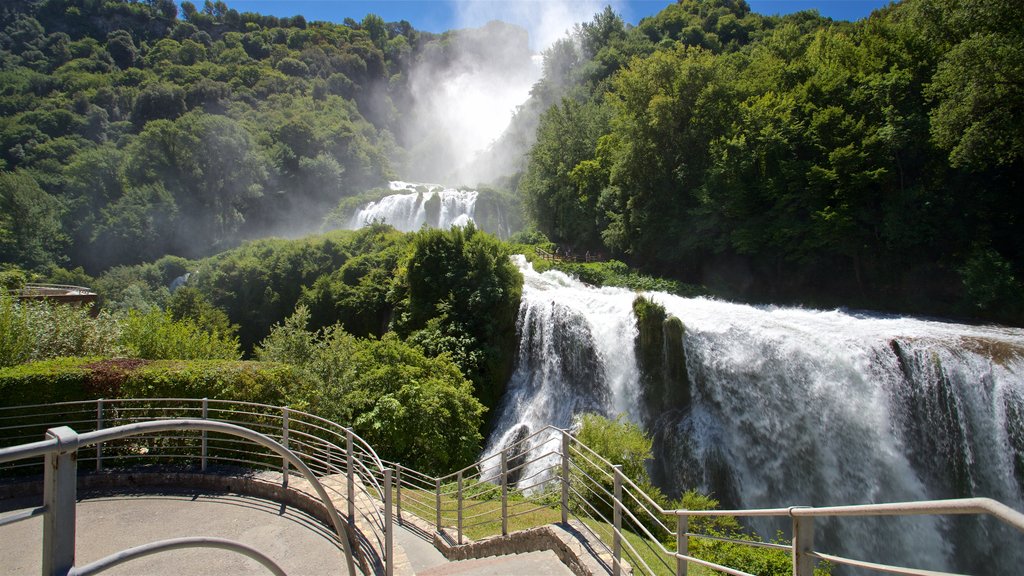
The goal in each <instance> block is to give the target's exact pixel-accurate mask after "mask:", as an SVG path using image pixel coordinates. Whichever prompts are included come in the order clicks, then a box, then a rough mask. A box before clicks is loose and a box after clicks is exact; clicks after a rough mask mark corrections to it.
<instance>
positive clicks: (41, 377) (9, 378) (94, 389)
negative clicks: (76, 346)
mask: <svg viewBox="0 0 1024 576" xmlns="http://www.w3.org/2000/svg"><path fill="white" fill-rule="evenodd" d="M302 386H303V380H302V375H301V374H300V373H299V372H297V371H296V370H295V368H293V367H291V366H287V365H284V364H275V363H269V362H238V361H226V360H190V361H183V360H157V361H148V360H127V359H101V358H95V357H93V358H57V359H53V360H45V361H40V362H33V363H30V364H22V365H20V366H14V367H10V368H0V404H2V405H4V406H19V405H27V404H46V403H51V402H65V401H73V400H89V399H94V398H200V397H208V398H217V399H224V400H244V401H249V402H259V403H266V404H272V405H283V404H287V403H289V401H290V399H291V398H293V397H297V396H299V395H300V394H298V392H297V391H298V390H301V388H302Z"/></svg>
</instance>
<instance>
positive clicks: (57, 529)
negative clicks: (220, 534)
mask: <svg viewBox="0 0 1024 576" xmlns="http://www.w3.org/2000/svg"><path fill="white" fill-rule="evenodd" d="M192 430H198V431H203V432H217V433H221V434H226V435H230V436H234V437H238V438H244V439H245V440H248V441H250V442H253V443H255V444H258V445H260V446H263V447H264V448H267V449H269V450H270V451H272V452H274V453H275V454H277V455H278V456H280V457H281V458H283V459H284V460H285V461H286V462H287V463H288V465H289V466H294V467H295V468H296V469H297V470H298V471H299V472H300V473H301V474H302V476H303V477H304V478H305V479H306V480H308V481H309V483H310V485H311V486H312V487H313V489H314V490H315V491H316V493H317V496H318V497H319V498H320V500H321V502H322V503H323V505H324V507H325V508H326V509H327V512H328V516H329V517H330V519H331V523H332V524H333V525H334V529H335V532H336V534H337V536H338V539H339V540H340V541H341V543H342V546H343V548H344V550H345V560H346V564H347V566H348V571H349V574H355V564H354V561H353V555H352V548H351V544H350V542H349V535H348V529H347V528H346V526H345V524H344V523H342V521H341V518H340V517H339V516H338V513H337V511H336V510H335V509H334V506H333V504H332V503H331V498H330V496H329V495H328V494H327V491H326V490H324V487H323V486H322V485H321V484H320V482H319V481H318V480H317V477H316V475H314V474H313V471H312V470H311V469H310V468H309V467H308V466H307V465H306V464H305V462H303V461H302V459H301V458H299V457H298V456H296V455H295V453H294V452H292V451H291V450H289V449H288V448H286V447H285V446H284V445H282V444H281V443H279V442H276V441H275V440H273V439H272V438H270V437H269V436H266V435H265V434H261V433H259V432H256V431H253V430H250V429H248V428H244V427H242V426H238V425H235V424H228V423H225V422H216V421H211V420H196V419H172V420H152V421H148V422H135V423H132V424H123V425H120V426H115V427H113V428H105V429H100V430H94V431H92V432H86V433H83V434H79V433H78V432H76V431H74V430H73V429H71V428H70V427H68V426H59V427H56V428H51V429H49V430H47V432H46V439H45V440H40V441H37V442H30V443H27V444H19V445H16V446H10V447H6V448H0V464H3V463H5V462H13V461H19V460H25V459H31V458H34V457H43V458H44V466H43V469H44V472H43V474H44V477H43V506H42V508H41V509H35V510H31V511H30V513H29V514H19V515H15V516H14V517H13V518H12V519H10V522H17V521H22V520H27V519H28V518H31V517H33V516H36V515H42V516H43V573H44V574H47V575H60V576H79V575H85V574H96V573H99V572H102V571H104V570H107V569H109V568H113V567H114V566H117V565H119V564H121V563H124V562H127V561H130V560H133V559H135V558H138V557H141V556H146V555H149V554H156V553H159V552H163V551H167V550H173V549H177V548H183V547H214V548H223V549H226V550H229V551H232V552H235V553H239V554H244V555H246V556H248V557H250V558H252V559H254V560H256V561H258V562H260V563H261V564H263V565H264V566H265V567H267V568H268V569H269V570H270V571H271V572H273V573H274V574H278V575H283V574H284V571H283V570H281V568H280V567H279V566H278V565H277V564H276V563H274V561H273V560H271V559H270V558H269V557H267V556H266V555H264V554H262V553H260V552H259V551H257V550H255V549H253V548H251V547H248V546H246V545H244V544H240V543H238V542H233V541H230V540H223V539H218V538H202V537H199V538H187V539H172V540H164V541H160V542H154V543H150V544H147V545H143V546H139V547H136V548H132V549H129V550H124V551H121V552H118V553H115V554H112V555H110V556H107V557H105V558H102V559H100V560H98V561H96V562H93V563H91V564H88V565H86V566H83V567H77V568H76V567H75V565H74V564H75V504H76V502H75V500H76V485H77V481H78V480H77V471H78V458H77V456H78V451H79V450H80V449H82V448H85V447H88V446H92V445H97V446H99V445H100V444H102V443H103V442H109V441H112V440H121V439H126V438H134V437H137V436H140V435H145V434H159V433H163V432H170V431H192ZM10 522H4V523H5V524H6V523H10Z"/></svg>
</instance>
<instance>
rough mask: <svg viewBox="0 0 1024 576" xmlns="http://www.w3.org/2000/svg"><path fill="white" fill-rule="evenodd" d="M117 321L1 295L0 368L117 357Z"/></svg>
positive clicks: (80, 309) (82, 310)
mask: <svg viewBox="0 0 1024 576" xmlns="http://www.w3.org/2000/svg"><path fill="white" fill-rule="evenodd" d="M119 334H120V325H119V319H118V318H117V317H115V316H112V315H110V314H106V313H101V314H100V315H99V316H98V317H96V318H93V317H91V316H89V312H88V310H87V309H86V308H83V307H81V306H73V305H66V304H52V303H49V302H17V301H15V300H14V299H13V298H12V297H10V296H9V295H7V294H6V293H0V366H13V365H15V364H20V363H22V362H28V361H32V360H42V359H45V358H56V357H60V356H91V355H101V354H109V355H116V354H119V353H121V352H123V350H122V349H121V348H120V347H119V345H118V343H117V341H118V337H119Z"/></svg>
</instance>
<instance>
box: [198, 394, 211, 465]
mask: <svg viewBox="0 0 1024 576" xmlns="http://www.w3.org/2000/svg"><path fill="white" fill-rule="evenodd" d="M209 416H210V399H209V398H203V420H206V419H208V418H209ZM206 445H207V436H206V430H203V441H202V452H201V455H200V457H199V469H200V470H201V471H203V472H206V459H207V456H208V455H209V452H208V449H207V446H206Z"/></svg>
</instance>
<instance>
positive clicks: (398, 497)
mask: <svg viewBox="0 0 1024 576" xmlns="http://www.w3.org/2000/svg"><path fill="white" fill-rule="evenodd" d="M395 518H398V524H399V525H401V524H402V465H401V464H395Z"/></svg>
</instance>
